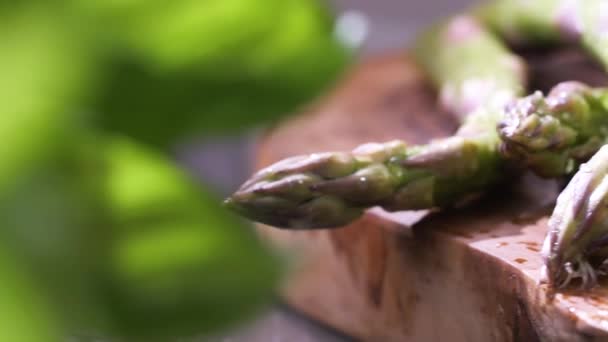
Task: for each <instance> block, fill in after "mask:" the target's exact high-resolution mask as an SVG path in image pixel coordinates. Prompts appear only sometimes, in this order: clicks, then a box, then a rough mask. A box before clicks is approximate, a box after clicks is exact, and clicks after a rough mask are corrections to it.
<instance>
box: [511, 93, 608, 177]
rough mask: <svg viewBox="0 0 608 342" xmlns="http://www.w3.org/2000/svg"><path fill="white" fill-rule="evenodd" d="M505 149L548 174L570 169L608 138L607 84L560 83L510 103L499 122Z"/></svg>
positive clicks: (560, 173) (545, 175) (576, 166)
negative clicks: (595, 86)
mask: <svg viewBox="0 0 608 342" xmlns="http://www.w3.org/2000/svg"><path fill="white" fill-rule="evenodd" d="M499 134H500V137H501V138H502V140H503V143H502V146H501V152H502V153H503V155H504V156H506V157H508V158H510V159H513V160H517V161H518V162H520V163H521V164H522V165H525V166H527V167H529V168H531V169H532V170H533V171H535V172H536V173H537V174H539V175H541V176H544V177H559V176H563V175H567V174H572V173H573V172H574V171H575V170H576V169H577V168H578V166H579V165H580V163H581V162H584V161H586V160H588V159H589V158H590V157H591V156H592V155H593V154H594V153H595V152H596V151H597V150H598V149H599V148H600V147H601V146H602V145H603V144H604V143H605V142H606V140H607V138H608V88H591V87H588V86H586V85H584V84H582V83H579V82H564V83H560V84H558V85H556V86H555V87H554V88H553V89H552V90H551V91H550V92H549V94H548V95H547V96H543V94H542V93H541V92H535V93H534V94H532V95H530V96H528V97H524V98H521V99H518V100H516V101H514V102H512V103H511V104H510V105H509V106H507V109H506V110H505V115H504V118H503V119H502V120H501V122H500V124H499Z"/></svg>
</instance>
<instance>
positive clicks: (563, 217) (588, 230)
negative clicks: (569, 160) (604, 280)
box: [542, 146, 608, 288]
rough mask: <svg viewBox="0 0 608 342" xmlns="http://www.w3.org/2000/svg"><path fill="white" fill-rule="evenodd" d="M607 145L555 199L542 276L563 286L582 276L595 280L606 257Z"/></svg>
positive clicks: (589, 281)
mask: <svg viewBox="0 0 608 342" xmlns="http://www.w3.org/2000/svg"><path fill="white" fill-rule="evenodd" d="M607 206H608V146H604V147H602V148H601V149H600V150H599V151H598V152H597V153H596V154H595V155H594V156H593V157H592V158H591V159H590V160H589V161H588V162H587V163H585V164H583V165H582V166H581V168H580V170H579V171H578V172H577V173H576V175H575V176H574V178H572V180H571V181H570V183H569V184H568V186H567V187H566V189H565V190H564V191H563V192H562V193H561V194H560V196H559V198H558V199H557V205H556V206H555V209H554V212H553V215H552V216H551V218H550V220H549V232H548V234H547V237H546V238H545V242H544V244H543V249H542V255H543V258H544V261H545V266H544V268H543V278H544V280H545V281H546V282H548V283H549V284H550V285H552V286H554V287H556V288H561V287H565V286H566V285H568V284H569V283H570V281H571V280H572V279H574V278H579V277H580V278H582V286H583V287H586V288H587V287H591V286H593V285H595V284H596V282H597V274H598V273H599V274H601V273H603V272H605V271H606V266H607V261H608V259H607V258H608V229H607V228H608V225H607V222H608V211H607V210H606V208H607Z"/></svg>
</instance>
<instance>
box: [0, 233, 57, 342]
mask: <svg viewBox="0 0 608 342" xmlns="http://www.w3.org/2000/svg"><path fill="white" fill-rule="evenodd" d="M4 247H6V246H5V245H4V244H2V248H0V274H1V275H2V286H0V341H19V342H43V341H44V342H59V341H62V340H63V339H64V335H63V333H64V332H63V331H62V330H61V329H60V324H59V323H58V322H57V320H56V317H55V316H54V315H53V314H54V313H53V312H52V310H51V309H50V306H49V303H47V302H46V299H47V298H45V297H43V296H41V291H40V288H39V287H38V286H36V285H34V284H35V282H34V281H33V280H32V279H30V278H28V276H27V274H26V273H24V272H23V270H22V269H21V267H20V265H19V263H18V262H16V260H15V259H14V258H13V257H12V255H10V253H9V252H8V251H7V250H5V249H4Z"/></svg>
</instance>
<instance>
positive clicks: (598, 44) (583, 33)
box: [473, 0, 608, 67]
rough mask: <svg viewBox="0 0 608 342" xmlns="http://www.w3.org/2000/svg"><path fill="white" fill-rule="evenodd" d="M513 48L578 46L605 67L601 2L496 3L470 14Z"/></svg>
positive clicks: (607, 5)
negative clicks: (570, 44) (557, 45)
mask: <svg viewBox="0 0 608 342" xmlns="http://www.w3.org/2000/svg"><path fill="white" fill-rule="evenodd" d="M473 12H474V13H475V15H476V17H477V18H479V20H480V21H481V22H483V23H484V25H487V26H488V27H490V28H491V29H492V30H493V31H495V32H496V33H497V34H499V35H500V36H501V37H502V38H503V39H505V40H508V41H510V42H511V43H514V44H524V45H539V44H540V45H547V44H555V43H572V42H574V43H578V44H581V45H582V46H583V48H585V49H586V50H587V51H588V52H589V53H590V54H592V55H594V56H595V57H596V58H597V59H598V61H599V62H600V63H602V64H603V65H604V66H605V67H608V34H607V31H608V28H607V25H606V22H607V20H608V2H606V1H605V0H584V1H577V0H516V1H514V0H496V1H492V2H490V3H488V4H486V5H483V6H479V7H478V8H476V9H474V11H473Z"/></svg>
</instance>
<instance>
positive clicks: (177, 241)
mask: <svg viewBox="0 0 608 342" xmlns="http://www.w3.org/2000/svg"><path fill="white" fill-rule="evenodd" d="M107 156H108V160H109V165H110V169H109V178H108V185H107V186H108V187H107V190H108V198H109V201H110V203H111V213H112V215H113V216H114V218H115V221H116V226H115V227H114V232H113V234H114V238H113V240H114V241H115V242H114V244H113V247H112V258H111V260H110V261H111V264H110V265H109V271H108V272H109V273H108V274H109V275H108V277H109V279H110V280H109V298H110V299H109V303H110V304H111V309H112V310H113V311H112V312H114V313H115V317H116V318H118V321H117V324H118V325H119V327H120V331H121V332H122V333H125V334H127V335H128V336H132V337H140V338H141V337H148V338H151V337H155V338H159V337H163V336H164V337H169V336H174V337H175V336H185V335H186V336H187V335H190V334H196V333H204V332H209V331H211V330H215V329H217V328H220V327H224V326H226V325H227V324H231V323H234V322H235V321H237V320H239V319H242V318H243V317H247V316H248V315H250V314H251V313H252V312H254V311H256V310H258V309H259V308H260V307H261V305H263V304H264V303H267V302H268V300H269V299H270V298H272V294H273V290H274V287H275V285H276V284H277V280H278V276H279V269H280V268H279V267H278V266H279V264H278V261H277V260H276V259H275V258H274V256H273V255H271V254H270V253H269V252H268V251H267V250H266V249H265V248H264V247H263V246H262V244H261V243H260V242H259V241H258V239H257V238H256V236H255V235H254V234H253V232H252V231H250V230H248V229H245V228H244V227H242V226H241V225H240V222H238V221H236V220H235V219H234V218H233V217H232V216H229V214H228V213H227V212H225V211H224V209H223V208H221V207H220V206H219V204H218V200H217V198H215V197H213V196H211V195H209V194H206V193H205V192H203V191H201V190H200V186H199V185H197V184H194V183H193V182H192V181H191V180H190V179H189V177H187V175H186V174H185V173H183V172H182V171H180V170H179V169H177V168H176V167H174V166H173V165H172V163H171V162H170V161H168V160H165V159H164V158H163V157H161V156H159V155H157V154H155V153H154V152H152V151H149V150H147V149H145V148H143V147H141V146H138V145H137V144H136V143H134V142H132V141H130V140H129V139H124V138H116V139H115V140H114V141H113V142H112V143H111V144H110V146H109V147H108V149H107Z"/></svg>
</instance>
